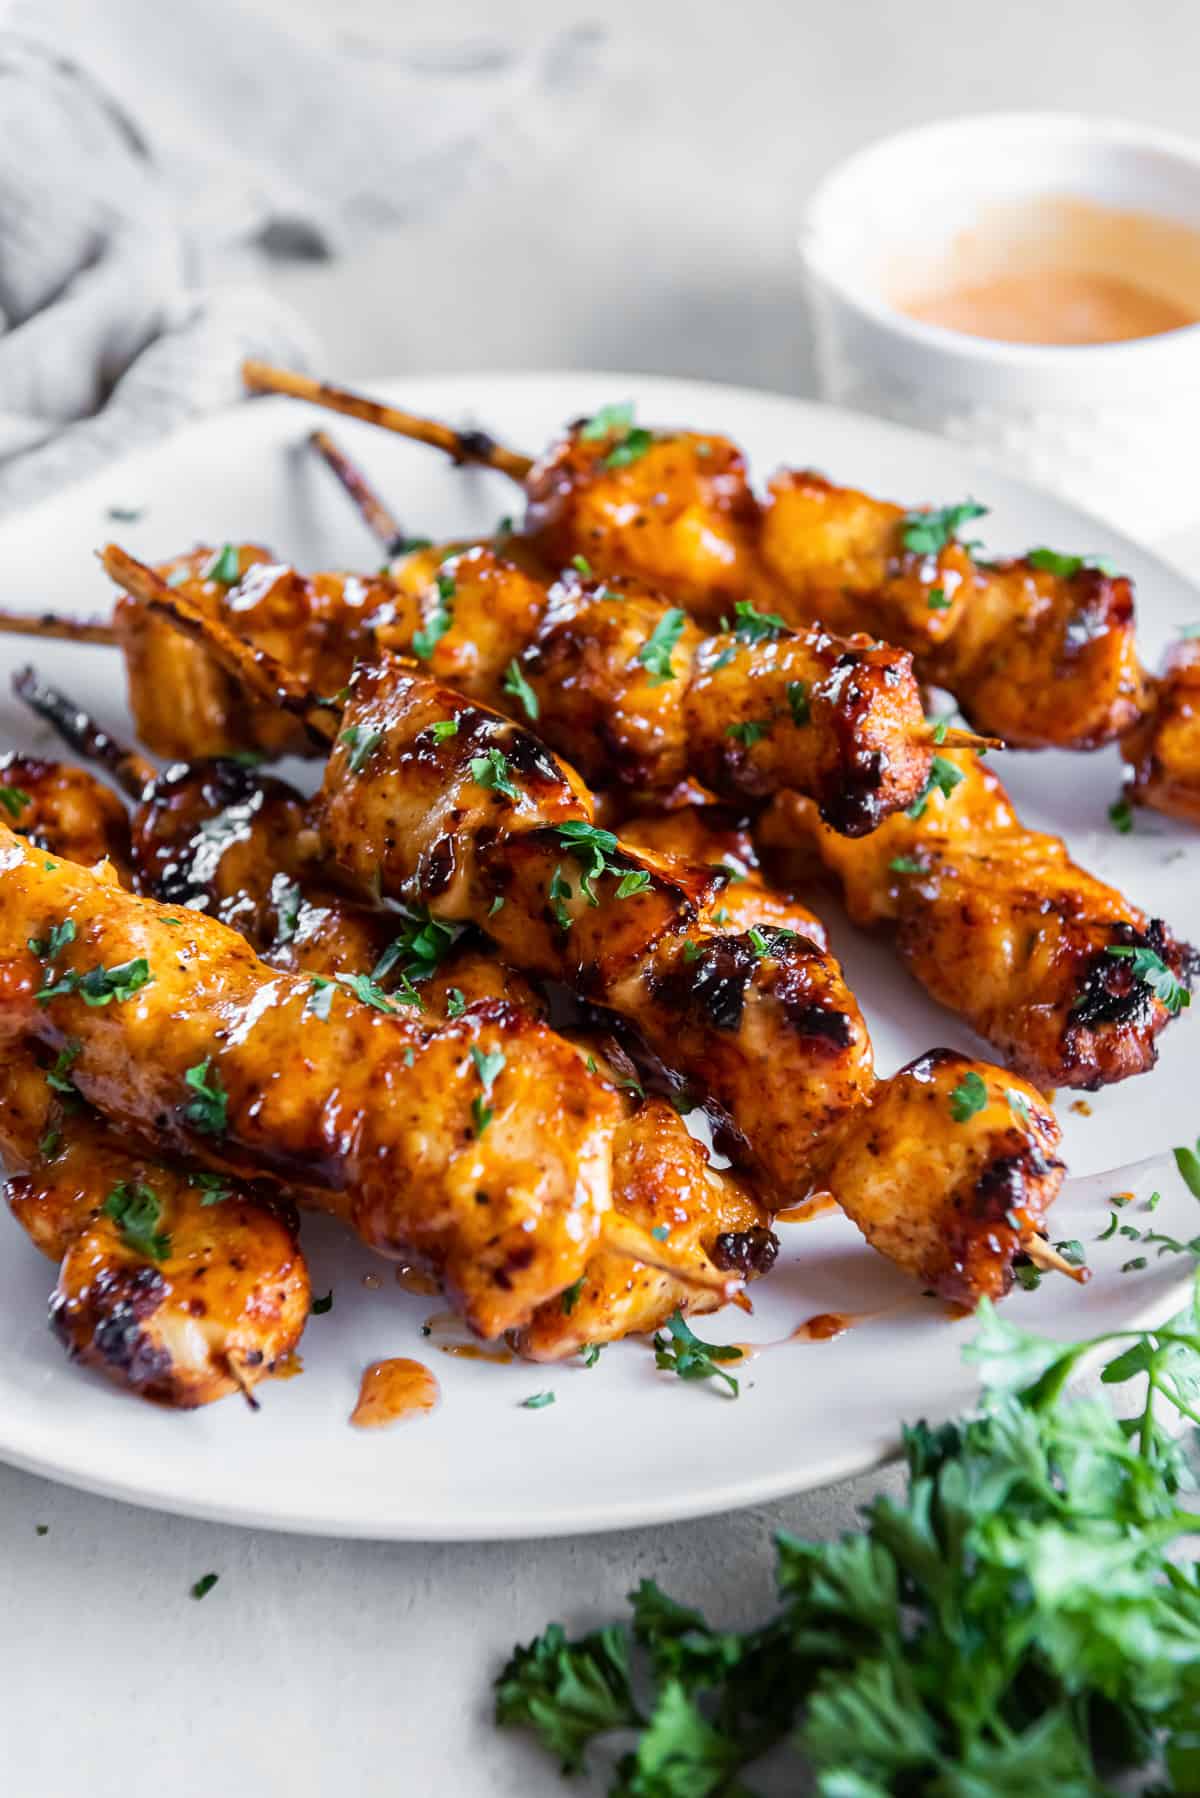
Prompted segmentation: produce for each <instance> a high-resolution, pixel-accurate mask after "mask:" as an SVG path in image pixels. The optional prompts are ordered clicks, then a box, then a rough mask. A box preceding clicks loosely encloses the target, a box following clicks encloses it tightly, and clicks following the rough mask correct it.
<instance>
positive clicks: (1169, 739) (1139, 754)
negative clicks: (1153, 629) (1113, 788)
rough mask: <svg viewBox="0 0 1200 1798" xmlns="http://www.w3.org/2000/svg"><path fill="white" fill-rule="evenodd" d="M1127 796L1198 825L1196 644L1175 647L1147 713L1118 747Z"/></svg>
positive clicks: (1199, 676) (1199, 682)
mask: <svg viewBox="0 0 1200 1798" xmlns="http://www.w3.org/2000/svg"><path fill="white" fill-rule="evenodd" d="M1121 754H1122V755H1123V756H1124V757H1125V760H1126V761H1127V762H1128V763H1129V764H1130V766H1131V767H1132V769H1133V782H1132V784H1131V785H1130V787H1129V789H1128V791H1129V795H1130V798H1131V799H1133V800H1134V801H1135V802H1136V803H1137V804H1138V805H1148V806H1151V807H1153V809H1154V810H1155V811H1156V812H1165V813H1166V814H1167V816H1168V817H1169V818H1179V819H1181V820H1182V822H1183V823H1184V824H1200V639H1196V638H1189V639H1185V640H1184V641H1183V642H1181V643H1176V644H1175V645H1174V647H1173V648H1172V650H1171V652H1170V654H1169V656H1168V657H1167V665H1166V667H1165V668H1164V670H1163V673H1162V676H1161V678H1160V679H1159V680H1157V681H1156V682H1155V683H1154V704H1153V709H1152V710H1151V711H1150V712H1149V713H1148V714H1147V716H1146V718H1145V719H1144V720H1143V721H1142V723H1141V724H1139V725H1138V726H1137V727H1136V728H1135V729H1134V730H1132V731H1130V733H1129V735H1128V736H1127V737H1124V738H1123V739H1122V741H1121Z"/></svg>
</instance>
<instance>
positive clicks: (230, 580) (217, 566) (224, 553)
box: [185, 543, 242, 587]
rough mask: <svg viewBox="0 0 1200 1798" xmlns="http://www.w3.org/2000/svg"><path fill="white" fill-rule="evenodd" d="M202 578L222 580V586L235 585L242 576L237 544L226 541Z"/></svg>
mask: <svg viewBox="0 0 1200 1798" xmlns="http://www.w3.org/2000/svg"><path fill="white" fill-rule="evenodd" d="M185 578H186V577H185ZM200 578H201V579H202V580H206V581H220V583H221V585H222V587H232V586H234V585H235V583H236V582H238V581H239V580H240V579H241V578H242V569H241V562H240V560H239V557H238V552H237V545H236V544H233V543H226V544H225V545H224V547H223V548H222V549H219V550H218V551H217V553H216V555H215V556H214V557H213V558H212V560H211V561H210V562H209V564H208V567H207V568H206V569H205V570H204V573H203V575H202V576H201V577H200Z"/></svg>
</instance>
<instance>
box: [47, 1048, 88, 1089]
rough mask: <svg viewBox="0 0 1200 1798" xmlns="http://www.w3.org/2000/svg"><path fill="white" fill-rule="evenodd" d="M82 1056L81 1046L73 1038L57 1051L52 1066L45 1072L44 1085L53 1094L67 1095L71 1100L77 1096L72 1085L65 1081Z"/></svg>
mask: <svg viewBox="0 0 1200 1798" xmlns="http://www.w3.org/2000/svg"><path fill="white" fill-rule="evenodd" d="M82 1054H83V1044H82V1043H81V1042H77V1041H76V1040H75V1038H74V1037H72V1038H71V1040H70V1041H69V1042H68V1043H65V1044H64V1045H63V1047H62V1048H61V1049H60V1050H59V1052H58V1054H57V1056H56V1057H55V1061H54V1066H53V1067H51V1068H48V1069H47V1071H46V1085H47V1086H48V1087H50V1088H51V1090H52V1091H53V1092H56V1093H69V1094H70V1095H71V1096H72V1097H73V1098H74V1097H77V1096H78V1095H77V1094H76V1092H75V1088H74V1086H73V1084H72V1083H71V1081H70V1080H68V1079H67V1074H68V1072H69V1070H70V1069H71V1068H72V1067H73V1065H74V1064H75V1062H76V1061H77V1060H78V1059H79V1057H80V1056H81V1055H82Z"/></svg>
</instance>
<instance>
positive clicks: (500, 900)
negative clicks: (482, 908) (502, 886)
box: [488, 893, 504, 918]
mask: <svg viewBox="0 0 1200 1798" xmlns="http://www.w3.org/2000/svg"><path fill="white" fill-rule="evenodd" d="M503 910H504V895H503V893H497V894H496V897H495V898H494V899H493V900H492V903H491V904H490V905H489V906H488V917H489V918H494V917H495V915H496V913H497V912H498V911H503Z"/></svg>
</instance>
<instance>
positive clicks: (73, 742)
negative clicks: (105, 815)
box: [12, 668, 158, 800]
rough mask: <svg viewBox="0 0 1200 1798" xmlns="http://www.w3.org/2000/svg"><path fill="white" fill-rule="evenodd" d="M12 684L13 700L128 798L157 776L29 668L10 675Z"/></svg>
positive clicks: (142, 758) (151, 766) (151, 765)
mask: <svg viewBox="0 0 1200 1798" xmlns="http://www.w3.org/2000/svg"><path fill="white" fill-rule="evenodd" d="M12 684H13V691H14V692H15V693H16V695H17V697H18V698H19V699H23V700H24V702H25V704H26V705H27V706H28V707H29V708H30V710H31V711H33V712H36V713H37V715H38V717H39V718H44V719H45V720H46V722H47V724H51V725H53V727H54V729H55V730H56V731H57V732H58V734H59V736H60V737H62V738H63V739H64V741H65V742H66V743H68V744H69V746H70V747H71V748H72V749H73V750H75V752H76V754H78V755H81V756H83V757H84V758H85V760H87V761H89V762H98V763H99V765H100V767H102V768H104V769H105V770H106V771H107V772H108V773H109V774H111V775H112V777H113V779H114V780H115V781H116V782H117V785H118V786H119V787H120V788H121V790H122V791H123V792H125V793H128V795H129V797H130V798H131V799H134V800H138V799H140V798H141V797H142V794H143V793H144V792H145V790H146V787H147V786H148V785H149V783H150V782H151V781H152V780H154V779H155V778H156V776H157V774H158V770H157V768H156V767H155V766H154V763H153V762H150V761H147V759H146V757H145V756H143V755H139V754H138V752H137V750H136V749H131V748H130V747H129V746H128V744H125V743H121V742H118V740H117V739H116V737H110V736H109V734H108V732H107V731H106V730H102V729H101V727H100V726H99V725H98V724H97V723H96V722H95V720H94V719H92V718H89V717H88V715H87V713H86V712H81V711H80V710H79V708H78V706H75V705H72V704H71V701H70V700H69V699H68V698H67V697H66V695H65V694H63V693H59V692H58V691H57V690H56V689H55V688H54V687H48V686H46V685H45V684H44V682H42V681H40V680H39V679H38V676H37V674H36V672H35V671H34V670H33V669H32V668H22V669H21V671H20V672H19V673H18V674H14V675H13V683H12Z"/></svg>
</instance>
